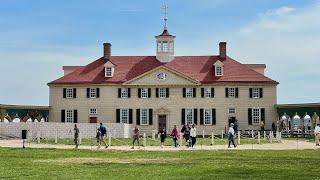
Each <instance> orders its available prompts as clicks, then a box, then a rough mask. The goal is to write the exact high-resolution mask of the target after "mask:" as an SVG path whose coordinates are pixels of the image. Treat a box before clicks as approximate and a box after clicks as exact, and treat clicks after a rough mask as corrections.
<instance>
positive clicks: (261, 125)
mask: <svg viewBox="0 0 320 180" xmlns="http://www.w3.org/2000/svg"><path fill="white" fill-rule="evenodd" d="M264 125H265V124H264V121H260V128H261V132H263V131H264Z"/></svg>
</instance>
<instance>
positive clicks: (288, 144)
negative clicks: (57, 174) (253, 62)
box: [0, 139, 320, 151]
mask: <svg viewBox="0 0 320 180" xmlns="http://www.w3.org/2000/svg"><path fill="white" fill-rule="evenodd" d="M25 146H26V147H27V148H54V149H73V148H74V146H73V145H61V144H37V143H26V144H25ZM0 147H12V148H21V147H22V140H20V139H19V140H0ZM319 148H320V147H319V146H315V144H314V143H312V142H308V141H304V140H299V141H296V140H283V141H282V143H273V144H261V145H259V144H244V145H238V147H237V148H227V145H214V146H201V145H196V146H195V147H194V148H187V147H179V148H174V147H170V146H166V147H163V148H161V147H159V146H147V147H140V148H137V147H136V148H135V149H131V147H129V146H110V147H109V148H107V149H106V148H104V147H101V148H100V149H98V148H97V147H96V146H88V145H80V146H79V149H87V150H119V151H137V150H145V151H179V150H226V149H230V150H294V149H319Z"/></svg>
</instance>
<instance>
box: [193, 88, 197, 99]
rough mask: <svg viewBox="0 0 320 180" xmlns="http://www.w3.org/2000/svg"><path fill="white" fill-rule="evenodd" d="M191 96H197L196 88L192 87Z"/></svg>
mask: <svg viewBox="0 0 320 180" xmlns="http://www.w3.org/2000/svg"><path fill="white" fill-rule="evenodd" d="M193 97H194V98H195V97H197V88H193Z"/></svg>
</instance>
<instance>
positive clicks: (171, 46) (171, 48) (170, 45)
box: [169, 42, 174, 52]
mask: <svg viewBox="0 0 320 180" xmlns="http://www.w3.org/2000/svg"><path fill="white" fill-rule="evenodd" d="M173 49H174V44H173V42H170V43H169V51H170V52H173Z"/></svg>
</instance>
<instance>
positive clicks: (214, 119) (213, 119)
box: [212, 109, 216, 125]
mask: <svg viewBox="0 0 320 180" xmlns="http://www.w3.org/2000/svg"><path fill="white" fill-rule="evenodd" d="M212 125H216V109H212Z"/></svg>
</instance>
